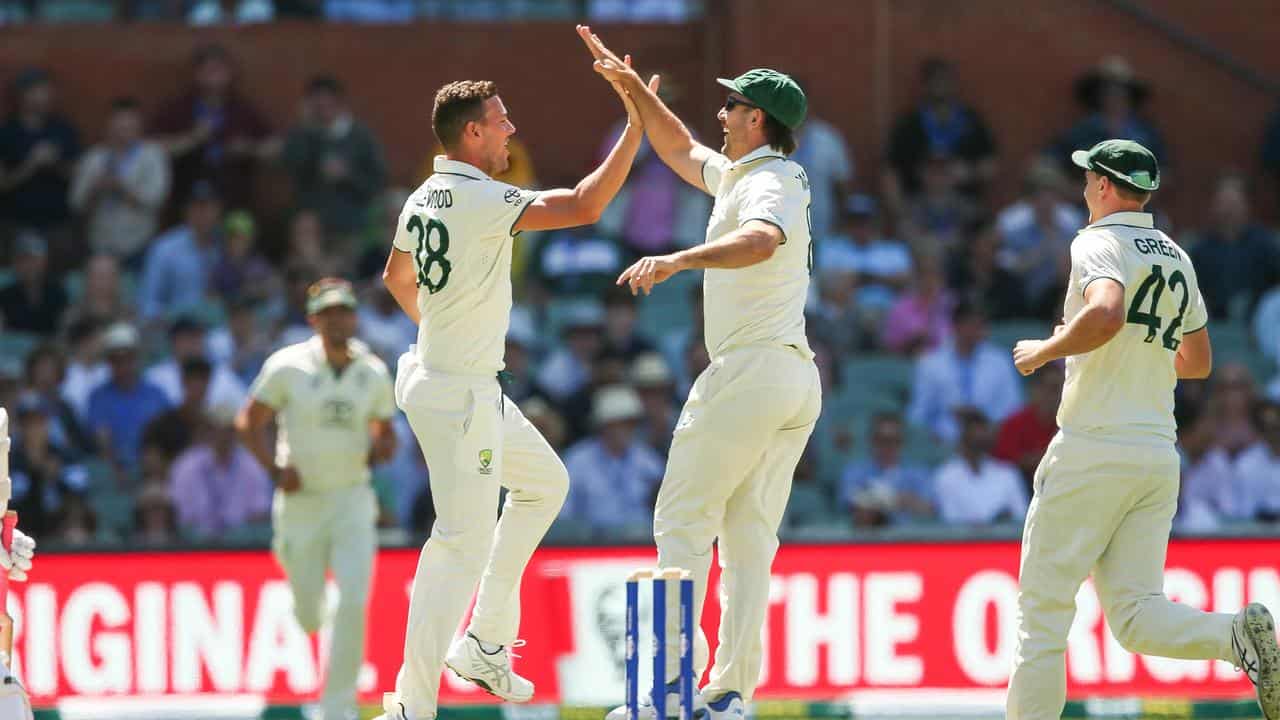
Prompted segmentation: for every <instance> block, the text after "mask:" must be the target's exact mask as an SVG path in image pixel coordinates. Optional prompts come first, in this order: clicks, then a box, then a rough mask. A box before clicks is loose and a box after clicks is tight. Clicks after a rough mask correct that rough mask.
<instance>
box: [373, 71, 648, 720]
mask: <svg viewBox="0 0 1280 720" xmlns="http://www.w3.org/2000/svg"><path fill="white" fill-rule="evenodd" d="M615 90H618V89H617V88H615ZM618 92H619V94H620V96H621V98H622V100H623V103H624V105H625V106H626V109H627V116H628V120H629V122H628V125H627V128H626V130H625V131H624V132H623V134H622V137H620V138H619V139H618V142H617V144H616V145H615V146H614V148H613V150H612V152H610V153H609V156H608V157H607V158H605V160H604V162H603V163H602V164H601V165H600V167H598V168H596V170H595V171H593V172H592V173H591V174H589V175H587V176H586V177H585V178H583V179H582V181H581V182H579V183H578V184H577V186H576V187H574V188H571V189H561V190H545V191H541V192H529V191H525V190H521V189H520V188H517V187H514V186H511V185H507V184H506V183H502V182H498V181H496V180H494V179H493V176H494V175H497V174H500V173H502V172H503V171H504V170H506V168H507V164H508V150H507V143H508V140H509V139H510V138H511V136H512V135H514V134H515V132H516V128H515V125H513V124H512V122H511V119H510V118H509V117H508V115H507V108H506V106H505V105H504V104H503V102H502V98H500V97H499V96H498V89H497V87H496V86H495V85H494V84H493V83H492V82H487V81H476V80H464V81H459V82H453V83H449V84H448V85H445V86H444V87H442V88H440V90H439V91H438V92H437V93H436V98H435V107H434V108H433V110H432V113H431V129H432V130H433V131H434V132H435V135H436V138H437V139H438V140H439V141H440V144H441V145H443V146H444V149H445V154H444V155H442V156H438V157H436V159H435V173H434V174H432V175H431V177H429V178H427V180H426V182H424V183H423V184H422V186H421V187H419V188H418V189H417V190H416V191H414V193H413V194H412V195H411V196H410V197H409V199H408V201H406V202H405V205H404V210H403V212H402V213H401V214H400V222H399V225H398V227H397V229H396V234H395V239H394V248H393V249H392V251H391V253H390V256H389V257H388V258H387V266H386V270H385V272H384V274H383V278H384V281H385V282H386V285H387V289H388V290H389V291H390V292H391V295H392V296H393V297H395V299H396V302H397V303H398V304H399V305H400V307H401V308H402V309H403V310H404V312H405V313H406V314H407V315H408V316H409V317H410V318H411V319H412V320H413V321H414V322H416V323H417V324H418V342H417V343H416V344H415V345H412V346H410V347H409V351H408V352H407V353H405V354H404V355H403V356H401V358H400V362H399V366H398V369H397V372H396V402H397V403H398V404H399V406H400V408H401V409H402V410H404V413H405V415H406V416H407V417H408V419H409V425H410V426H411V427H412V428H413V432H414V434H415V435H416V436H417V438H418V442H419V444H420V445H421V447H422V453H423V455H424V456H425V458H426V461H427V466H428V469H429V471H430V473H431V499H432V502H433V503H434V505H435V511H436V521H435V525H434V527H433V528H432V530H431V537H430V538H429V539H428V540H427V543H426V545H424V546H423V548H422V554H421V556H420V557H419V559H418V568H417V571H416V573H415V575H414V580H413V592H412V595H411V596H410V600H409V620H408V626H407V627H406V629H405V643H404V664H403V665H402V666H401V668H400V674H399V676H398V677H397V678H396V691H395V692H394V693H387V694H386V695H385V696H384V697H383V709H384V710H385V712H386V714H385V715H384V717H385V718H391V719H392V720H425V719H426V718H433V717H435V716H436V704H437V697H438V694H439V689H440V687H439V686H440V673H441V671H442V670H443V668H444V666H445V665H447V666H448V667H449V668H451V669H452V670H453V671H454V672H456V673H457V674H458V675H459V676H461V677H463V678H465V679H467V680H470V681H471V682H474V683H476V684H477V685H479V686H481V687H483V688H485V689H486V690H488V691H489V692H491V693H493V694H494V695H497V696H498V697H500V698H502V699H504V700H508V701H512V702H525V701H527V700H529V699H530V698H532V697H533V683H531V682H529V681H528V680H527V679H525V678H523V677H521V676H519V675H517V674H516V673H515V672H514V671H513V670H512V667H511V659H510V648H511V647H512V645H513V644H515V643H516V633H517V631H518V629H519V626H520V578H521V576H522V575H523V574H524V569H525V566H526V565H527V564H528V562H529V558H530V557H531V556H532V554H533V551H534V549H535V548H536V547H537V546H538V543H539V542H541V540H542V537H543V535H545V534H546V532H547V529H548V528H549V527H550V526H551V522H552V521H553V520H554V519H555V517H556V515H557V514H558V513H559V512H560V507H561V505H563V504H564V499H565V495H566V494H567V492H568V487H569V475H568V473H567V472H566V471H565V468H564V464H563V463H561V461H560V458H558V457H556V454H555V451H554V450H552V449H551V446H550V445H548V444H547V441H546V440H545V439H543V437H542V435H541V433H539V432H538V430H537V428H535V427H534V426H533V425H532V424H531V423H530V422H529V421H528V420H526V419H525V417H524V415H523V414H522V413H521V412H520V408H518V407H516V404H515V403H514V402H512V401H511V400H510V399H509V398H507V397H506V396H505V395H504V394H503V391H502V388H501V387H500V385H499V382H498V378H497V373H498V372H499V371H501V370H502V368H503V366H504V363H503V350H504V347H505V337H506V334H507V325H508V323H509V321H510V314H511V243H512V238H513V237H514V236H515V235H516V234H517V233H519V232H521V231H522V230H551V229H554V228H565V227H574V226H578V225H590V224H592V223H595V222H596V221H597V220H598V219H599V218H600V213H601V212H602V211H603V210H604V208H605V206H606V205H608V203H609V201H610V200H612V199H613V196H614V195H616V194H617V192H618V189H619V188H621V187H622V183H623V182H624V181H625V180H626V178H627V172H628V171H629V170H630V167H631V162H632V160H633V159H634V158H635V154H636V150H637V149H638V148H639V147H640V138H641V134H642V131H641V128H640V122H639V115H637V113H636V112H635V108H634V106H633V105H632V104H631V102H630V100H629V99H628V98H627V96H626V94H625V93H623V92H621V90H618ZM565 119H566V122H573V118H572V113H569V115H567V116H566V118H565ZM500 487H506V488H507V490H508V491H509V492H508V493H507V499H506V504H505V506H504V507H503V509H502V517H501V519H498V518H497V517H496V515H497V513H496V511H497V507H498V492H499V488H500ZM477 583H479V591H478V594H476V602H475V608H474V610H473V611H472V615H471V622H470V623H469V625H468V627H467V629H466V633H465V634H464V635H462V636H460V637H458V638H457V639H456V640H455V638H454V634H455V632H456V631H457V629H458V625H459V623H460V622H461V621H462V618H463V615H464V614H465V613H466V611H467V606H468V605H469V604H470V603H471V598H472V595H473V593H476V592H477V590H476V586H477Z"/></svg>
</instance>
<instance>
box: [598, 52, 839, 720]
mask: <svg viewBox="0 0 1280 720" xmlns="http://www.w3.org/2000/svg"><path fill="white" fill-rule="evenodd" d="M579 34H580V35H581V36H582V39H583V41H584V42H586V44H587V47H588V49H589V50H591V52H592V54H593V55H594V56H595V58H596V62H595V69H596V71H597V72H599V73H600V74H601V75H603V76H604V77H605V78H606V79H608V80H609V81H611V82H613V83H617V84H621V85H622V86H623V88H624V89H625V90H626V91H627V92H629V93H630V94H631V96H632V97H633V98H634V99H635V102H636V105H637V107H638V108H639V111H640V116H641V118H642V119H643V121H644V126H645V132H646V133H648V135H649V142H650V143H652V145H653V149H654V150H655V151H657V153H658V156H659V157H661V158H662V160H663V162H665V163H666V164H667V165H669V166H671V169H672V170H674V171H675V172H676V174H678V175H679V176H680V177H681V178H683V179H684V180H685V181H686V182H688V183H689V184H691V185H693V186H694V187H696V188H698V189H699V190H703V191H705V192H706V193H707V194H709V195H712V196H713V197H715V205H714V207H713V208H712V211H711V221H710V222H709V223H708V225H707V238H706V242H705V243H703V244H702V245H700V246H698V247H694V248H690V249H688V250H682V251H680V252H677V253H674V254H671V255H659V256H654V257H645V258H641V259H640V260H639V261H637V262H636V263H635V264H634V265H632V266H631V267H629V268H627V269H626V270H625V271H624V272H623V273H622V275H621V277H619V278H618V284H619V285H621V284H623V283H626V284H627V285H629V286H630V288H631V291H632V292H633V293H636V292H644V293H646V294H648V293H649V292H650V291H651V290H652V289H653V286H654V285H655V284H657V283H660V282H663V281H664V280H666V279H668V278H670V277H671V276H672V275H674V274H676V273H678V272H682V271H684V270H705V271H706V272H705V274H704V276H703V297H704V298H705V300H704V304H705V308H706V309H705V313H704V314H705V325H706V327H705V336H706V343H707V353H708V355H709V356H710V357H711V364H710V365H709V366H708V367H707V369H706V370H704V371H703V372H702V374H701V375H699V376H698V379H697V381H696V382H694V384H693V388H692V389H691V390H690V391H689V399H688V400H687V401H686V402H685V405H684V409H683V410H682V411H681V414H680V419H679V421H678V422H677V423H676V429H675V433H674V435H673V438H672V443H671V453H670V456H669V458H668V460H667V470H666V475H665V476H664V477H663V479H662V485H661V488H660V489H659V491H658V501H657V506H656V507H655V509H654V522H653V534H654V540H655V542H656V543H657V546H658V566H659V567H679V568H685V569H688V570H690V571H691V572H692V573H693V578H694V583H695V590H694V596H695V604H696V607H695V608H694V614H695V617H698V618H700V617H701V616H702V604H703V602H704V600H705V598H706V586H707V573H708V572H709V571H710V568H711V546H712V543H713V542H715V541H716V538H717V537H718V538H719V550H720V567H721V569H722V575H721V584H722V586H723V592H724V598H725V602H724V605H723V609H722V615H721V618H720V637H719V644H718V646H717V648H716V656H715V664H714V665H713V666H712V668H711V674H710V676H709V679H708V683H707V685H706V686H705V687H704V688H702V693H701V699H702V700H704V701H705V702H706V704H707V708H708V709H709V711H710V713H711V716H712V717H713V718H728V717H742V716H743V714H744V713H745V710H746V703H747V702H750V700H751V697H752V694H753V693H754V692H755V688H756V683H757V682H758V680H759V677H760V665H761V660H762V653H763V646H762V643H761V638H760V633H761V629H762V627H763V625H764V620H765V613H766V610H767V609H768V601H769V573H770V568H771V567H772V565H773V558H774V555H775V554H776V553H777V550H778V525H779V523H780V522H781V520H782V513H783V510H784V509H785V508H786V505H787V498H788V497H789V496H790V494H791V480H792V476H793V474H794V473H795V469H796V465H797V464H798V463H799V461H800V455H801V454H802V453H803V452H804V448H805V445H806V444H807V443H808V441H809V435H810V434H811V433H812V432H813V428H814V424H815V423H816V422H817V420H818V415H819V413H820V412H821V409H822V390H821V387H820V384H819V381H818V368H817V366H816V365H815V364H814V362H813V352H812V351H811V350H810V349H809V343H808V340H807V339H806V337H805V327H804V303H805V297H806V295H807V294H808V290H809V274H810V270H811V268H812V259H813V244H812V239H811V238H810V236H809V179H808V177H807V176H806V175H805V171H804V168H802V167H800V165H798V164H796V163H795V162H792V161H791V160H789V159H787V156H788V155H790V154H791V153H792V152H794V151H795V149H796V143H795V139H794V133H795V131H796V130H797V129H798V128H799V127H800V124H801V123H802V122H803V121H804V116H805V111H806V108H807V105H808V103H807V101H806V99H805V95H804V92H803V91H802V90H801V89H800V86H799V85H797V84H796V83H795V81H793V80H792V79H791V78H790V77H788V76H786V75H784V74H782V73H780V72H777V71H775V70H768V69H756V70H750V71H748V72H746V73H743V74H742V75H740V76H738V77H737V78H735V79H733V80H725V79H721V80H718V82H719V83H720V84H721V85H723V86H724V87H725V88H727V89H728V91H729V92H728V97H727V98H726V100H725V103H724V107H723V108H721V110H720V112H719V113H718V114H717V118H718V119H719V120H720V125H721V127H722V128H723V130H724V146H723V147H722V148H721V151H720V152H716V151H715V150H712V149H711V148H708V147H706V146H704V145H700V144H698V143H697V142H695V141H694V140H693V138H692V136H691V135H690V134H689V131H688V130H687V129H686V128H685V126H684V124H683V123H681V122H680V120H679V119H678V118H677V117H676V116H675V115H673V114H672V113H671V111H670V110H668V109H667V108H666V106H665V105H663V104H662V101H661V100H659V99H658V96H657V95H656V94H655V93H654V92H653V90H652V89H651V88H652V87H653V86H656V82H655V80H656V78H655V80H650V83H649V87H647V86H646V85H645V83H644V82H642V81H641V80H640V77H639V76H638V75H636V73H635V72H634V71H633V70H632V69H631V68H630V66H629V64H628V63H625V62H623V61H621V60H619V58H618V57H617V56H616V55H614V54H613V53H611V52H609V50H608V49H607V48H605V46H604V45H603V44H602V43H601V42H600V39H599V38H598V37H596V36H594V35H592V34H591V31H590V29H588V28H580V29H579ZM670 620H671V621H674V618H670ZM666 638H667V645H668V649H667V653H666V656H667V673H666V677H674V676H675V675H676V669H677V668H676V663H678V658H679V657H680V653H679V645H678V644H679V633H678V632H676V631H675V629H674V624H673V623H672V627H671V628H669V629H668V631H667V633H666ZM696 645H697V647H696V653H695V672H696V675H697V676H698V677H701V676H702V671H703V668H705V667H706V664H707V661H708V655H709V654H710V653H709V652H708V648H707V641H706V638H705V637H703V635H702V633H701V632H700V631H699V632H698V633H697V634H696ZM677 691H678V688H677V686H676V685H675V684H674V683H672V684H669V685H668V686H667V695H669V696H672V697H671V699H669V700H668V701H667V702H666V708H667V709H668V712H667V714H668V715H670V714H672V712H671V711H672V710H674V708H676V707H678V703H677V702H675V698H676V697H678V692H677ZM625 713H626V710H625V707H622V708H618V709H617V710H615V711H613V712H612V713H610V717H611V718H613V717H622V716H624V715H625ZM655 715H656V712H655V710H654V703H653V698H650V701H649V703H648V704H646V705H644V706H642V708H641V716H642V717H651V718H652V717H654V716H655Z"/></svg>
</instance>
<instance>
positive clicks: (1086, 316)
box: [1008, 140, 1280, 720]
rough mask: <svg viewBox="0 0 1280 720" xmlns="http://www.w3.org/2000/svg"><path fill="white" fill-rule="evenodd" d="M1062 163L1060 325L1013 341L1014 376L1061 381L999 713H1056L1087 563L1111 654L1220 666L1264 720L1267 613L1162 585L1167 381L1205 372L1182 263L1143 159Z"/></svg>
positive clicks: (1271, 673) (1204, 320) (1276, 679)
mask: <svg viewBox="0 0 1280 720" xmlns="http://www.w3.org/2000/svg"><path fill="white" fill-rule="evenodd" d="M1071 159H1072V161H1073V162H1075V164H1076V165H1079V166H1080V167H1082V168H1084V169H1085V186H1084V199H1085V203H1086V204H1087V205H1088V207H1089V222H1090V224H1089V225H1088V226H1087V227H1086V228H1084V229H1083V230H1081V231H1080V233H1079V234H1078V235H1077V236H1076V238H1075V240H1074V241H1072V243H1071V278H1070V283H1069V285H1068V288H1067V299H1066V305H1065V309H1064V315H1063V317H1064V318H1065V320H1064V322H1065V325H1063V326H1060V327H1059V328H1058V329H1057V330H1055V332H1054V335H1053V337H1051V338H1049V339H1047V340H1023V341H1021V342H1019V343H1018V344H1017V345H1016V346H1015V347H1014V349H1013V358H1014V363H1015V364H1016V365H1017V367H1018V370H1019V372H1021V373H1022V374H1023V375H1029V374H1031V373H1033V372H1035V371H1036V369H1038V368H1040V367H1041V366H1042V365H1044V364H1045V363H1047V362H1051V361H1053V360H1057V359H1058V358H1066V359H1067V378H1066V384H1065V385H1064V386H1063V390H1062V403H1061V405H1060V406H1059V408H1058V427H1059V428H1061V430H1060V431H1059V432H1058V434H1057V436H1056V437H1055V438H1054V439H1053V441H1052V442H1051V443H1050V445H1049V448H1048V450H1047V451H1045V455H1044V458H1043V459H1042V460H1041V462H1040V466H1039V467H1038V468H1037V469H1036V474H1035V480H1034V491H1035V494H1034V497H1033V498H1032V501H1031V507H1030V509H1029V510H1028V512H1027V520H1026V527H1025V529H1024V530H1023V534H1022V565H1021V569H1020V573H1019V591H1018V645H1017V649H1016V651H1015V654H1014V662H1013V674H1012V676H1011V677H1010V679H1009V697H1008V717H1009V720H1050V719H1051V718H1052V719H1053V720H1057V718H1059V717H1061V716H1062V709H1063V705H1064V704H1065V702H1066V668H1065V661H1064V652H1065V649H1066V641H1067V632H1068V630H1069V629H1070V627H1071V620H1072V617H1073V616H1074V615H1075V597H1076V591H1077V590H1078V589H1079V587H1080V584H1081V583H1082V582H1084V579H1085V578H1086V577H1088V576H1089V574H1090V573H1092V574H1093V579H1094V584H1095V585H1096V587H1097V590H1098V597H1099V599H1100V600H1101V602H1102V607H1103V610H1104V612H1105V614H1106V618H1107V623H1108V625H1109V626H1110V627H1111V631H1112V632H1113V633H1114V634H1115V636H1116V639H1117V640H1118V641H1120V644H1121V645H1123V646H1124V647H1125V649H1127V650H1129V651H1131V652H1136V653H1143V654H1146V655H1159V656H1163V657H1173V658H1185V659H1206V660H1207V659H1222V660H1226V661H1228V662H1231V663H1234V664H1235V665H1236V667H1239V668H1244V670H1245V671H1246V673H1247V674H1248V676H1249V679H1250V680H1251V681H1253V683H1254V685H1256V686H1257V691H1258V704H1259V705H1260V706H1261V707H1262V711H1263V713H1264V714H1265V715H1266V717H1267V718H1268V720H1280V651H1278V650H1277V647H1276V637H1275V628H1274V624H1273V622H1272V619H1271V614H1270V613H1269V612H1267V609H1266V608H1265V607H1263V606H1262V605H1260V604H1258V603H1251V604H1250V605H1248V606H1247V607H1246V608H1244V610H1242V611H1240V612H1239V613H1237V614H1236V615H1234V616H1233V615H1230V614H1224V613H1208V612H1201V611H1200V610H1196V609H1194V608H1192V607H1189V606H1187V605H1184V604H1181V603H1175V602H1171V601H1170V600H1169V599H1168V598H1167V597H1165V595H1164V592H1163V587H1164V561H1165V551H1166V550H1167V548H1168V543H1169V529H1170V527H1171V525H1172V521H1173V515H1174V512H1175V511H1176V509H1177V505H1178V454H1177V452H1176V451H1175V450H1174V441H1175V435H1174V431H1175V429H1176V428H1175V424H1174V419H1173V389H1174V386H1175V385H1176V384H1177V382H1178V379H1179V378H1197V379H1198V378H1205V377H1208V375H1209V371H1210V369H1211V368H1212V365H1213V353H1212V348H1211V346H1210V343H1209V331H1208V330H1207V329H1206V326H1207V324H1208V321H1209V318H1208V315H1207V313H1206V312H1205V303H1204V299H1203V298H1201V296H1200V288H1199V286H1198V285H1197V284H1196V272H1195V268H1193V267H1192V266H1191V259H1190V258H1189V257H1188V256H1187V253H1186V252H1184V251H1183V250H1182V248H1180V247H1178V246H1177V245H1175V244H1174V243H1173V241H1172V240H1170V239H1169V237H1168V236H1167V235H1165V234H1164V233H1162V232H1160V231H1159V230H1156V229H1155V227H1154V225H1153V223H1152V218H1151V215H1150V214H1149V213H1146V212H1144V211H1143V210H1144V208H1145V206H1146V204H1147V202H1148V201H1149V200H1150V199H1151V194H1152V193H1153V192H1155V191H1156V190H1157V189H1158V188H1159V187H1160V169H1159V167H1158V166H1157V164H1156V158H1155V157H1154V156H1153V155H1152V154H1151V152H1150V151H1149V150H1147V149H1146V148H1145V147H1143V146H1142V145H1139V144H1138V143H1135V142H1131V141H1128V140H1106V141H1103V142H1100V143H1098V144H1097V145H1095V146H1093V148H1091V149H1089V150H1077V151H1076V152H1074V153H1072V154H1071ZM1082 518H1087V519H1088V520H1089V522H1081V519H1082Z"/></svg>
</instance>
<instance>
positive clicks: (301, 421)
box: [249, 336, 396, 492]
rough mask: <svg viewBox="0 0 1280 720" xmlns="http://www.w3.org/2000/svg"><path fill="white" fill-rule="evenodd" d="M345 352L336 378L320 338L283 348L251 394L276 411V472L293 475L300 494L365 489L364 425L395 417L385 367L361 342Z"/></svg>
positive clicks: (269, 362) (366, 448)
mask: <svg viewBox="0 0 1280 720" xmlns="http://www.w3.org/2000/svg"><path fill="white" fill-rule="evenodd" d="M350 347H351V355H352V358H351V362H350V364H348V365H347V366H346V367H345V368H343V370H342V373H341V374H334V371H333V367H332V366H331V365H329V361H328V360H327V359H326V358H325V356H324V346H323V345H322V344H321V341H320V338H319V337H318V336H317V337H312V338H311V339H310V340H307V341H305V342H300V343H298V344H296V345H289V346H288V347H284V348H281V349H280V350H277V351H276V352H275V353H272V355H271V357H269V358H267V361H266V363H264V364H263V366H262V372H260V373H259V374H258V377H257V379H255V380H254V381H253V387H252V388H250V390H249V394H250V395H252V396H253V398H254V399H255V400H257V401H258V402H261V403H263V404H265V405H268V406H270V407H271V408H272V409H274V410H275V411H276V426H277V433H276V465H277V466H279V467H294V468H297V470H298V475H299V477H301V479H302V491H303V492H313V491H314V492H324V491H328V490H336V489H339V488H344V487H349V486H352V485H360V484H364V483H367V482H369V422H370V421H371V420H385V419H388V418H390V417H391V416H392V415H393V414H394V413H395V409H396V402H395V392H394V391H393V390H392V386H391V373H389V372H388V371H387V366H386V365H385V364H383V362H382V360H380V359H379V358H378V356H377V355H375V354H374V353H373V351H371V350H370V349H369V348H368V346H366V345H365V344H364V343H362V342H360V341H359V340H352V341H351V344H350Z"/></svg>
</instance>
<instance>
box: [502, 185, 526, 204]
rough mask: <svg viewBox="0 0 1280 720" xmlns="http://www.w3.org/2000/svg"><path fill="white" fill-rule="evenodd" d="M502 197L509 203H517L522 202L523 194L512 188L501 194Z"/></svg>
mask: <svg viewBox="0 0 1280 720" xmlns="http://www.w3.org/2000/svg"><path fill="white" fill-rule="evenodd" d="M502 199H503V200H504V201H506V202H507V203H509V204H511V205H519V204H520V203H522V202H524V196H523V195H522V194H521V193H520V191H519V190H516V189H515V188H512V189H510V190H508V191H506V192H505V193H503V194H502Z"/></svg>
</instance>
